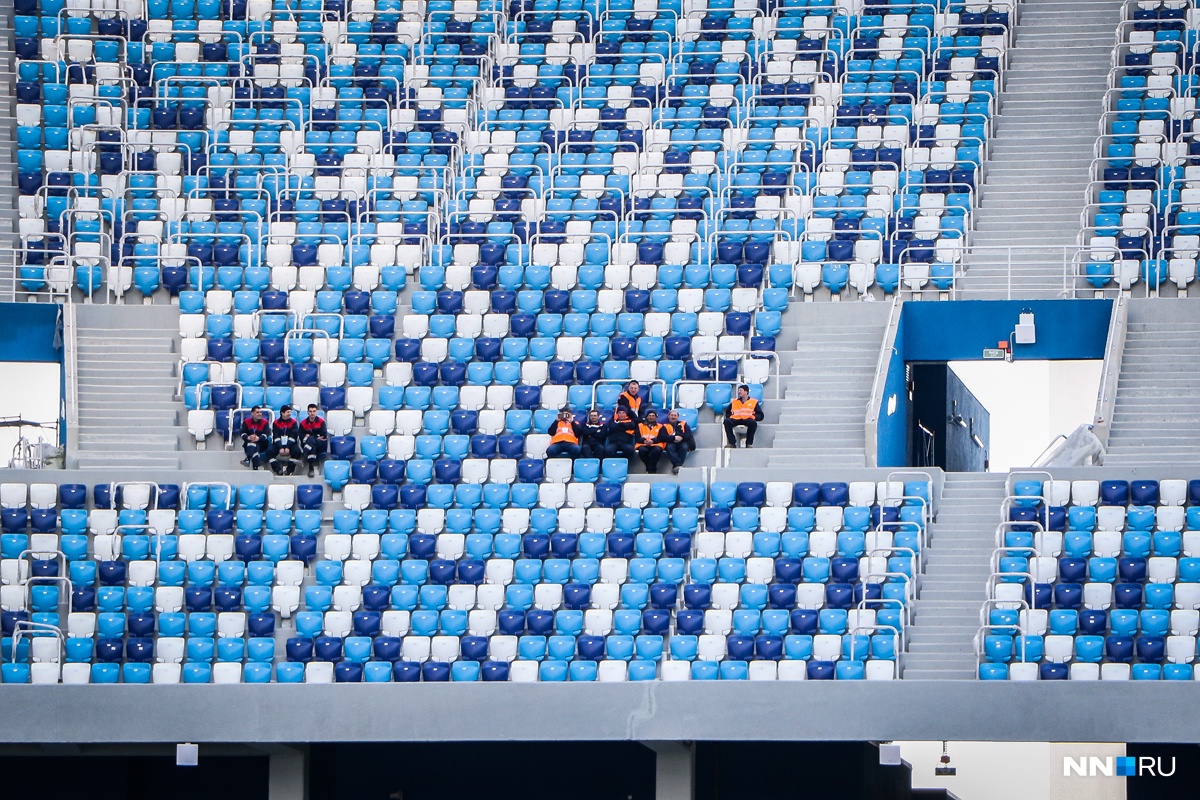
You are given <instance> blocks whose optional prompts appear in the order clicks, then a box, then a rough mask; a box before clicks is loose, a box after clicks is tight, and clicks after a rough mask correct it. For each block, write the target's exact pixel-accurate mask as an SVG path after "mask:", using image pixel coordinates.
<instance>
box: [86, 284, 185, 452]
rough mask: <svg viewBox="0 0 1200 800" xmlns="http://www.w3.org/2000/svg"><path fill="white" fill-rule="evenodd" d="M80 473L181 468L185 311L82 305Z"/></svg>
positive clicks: (171, 307)
mask: <svg viewBox="0 0 1200 800" xmlns="http://www.w3.org/2000/svg"><path fill="white" fill-rule="evenodd" d="M76 315H77V321H78V329H77V334H76V341H77V346H78V357H77V362H78V375H79V445H78V448H77V452H76V453H74V454H71V455H69V458H70V459H71V462H72V463H71V464H70V465H69V466H73V467H78V468H80V469H111V468H122V467H137V468H141V469H179V466H180V464H179V453H178V449H179V429H178V428H177V410H178V408H179V406H178V404H177V403H176V401H175V399H174V395H175V384H176V377H175V371H176V364H177V361H178V359H179V355H178V353H177V352H176V348H175V340H176V339H177V338H178V330H179V322H178V318H179V309H178V308H175V307H173V306H133V305H131V306H121V305H114V306H102V305H80V306H78V307H77V309H76Z"/></svg>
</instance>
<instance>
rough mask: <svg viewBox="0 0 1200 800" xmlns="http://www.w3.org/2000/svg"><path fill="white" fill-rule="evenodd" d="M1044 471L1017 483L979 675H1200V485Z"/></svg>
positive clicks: (998, 555) (984, 615) (1000, 541)
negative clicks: (1049, 475)
mask: <svg viewBox="0 0 1200 800" xmlns="http://www.w3.org/2000/svg"><path fill="white" fill-rule="evenodd" d="M1041 474H1044V473H1039V474H1038V475H1036V476H1035V475H1022V474H1020V473H1014V476H1013V478H1012V479H1010V486H1011V489H1010V493H1011V496H1010V497H1009V498H1008V499H1007V500H1006V501H1005V505H1004V510H1005V519H1006V522H1005V523H1004V524H1002V525H1001V526H1000V527H999V529H998V530H997V534H996V537H997V539H996V546H997V550H996V552H995V555H994V556H993V559H992V572H993V575H992V577H991V579H990V580H989V582H988V598H989V599H988V601H987V602H986V603H985V604H984V607H983V609H982V611H981V615H980V624H981V625H982V626H984V627H982V628H981V630H980V637H979V639H978V640H977V642H976V647H977V653H978V656H979V659H980V665H979V677H980V678H981V679H983V680H1004V679H1006V678H1007V679H1010V680H1038V679H1039V678H1040V679H1041V680H1067V679H1071V680H1096V679H1103V680H1129V679H1131V678H1132V679H1133V680H1159V679H1165V680H1192V679H1193V677H1200V673H1197V672H1196V668H1195V662H1196V653H1197V651H1196V635H1197V629H1198V627H1200V481H1195V480H1193V481H1185V480H1178V479H1172V480H1161V481H1156V480H1135V481H1127V480H1104V481H1095V480H1077V481H1065V480H1052V481H1043V480H1041V479H1040V475H1041Z"/></svg>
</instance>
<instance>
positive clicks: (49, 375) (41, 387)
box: [0, 361, 60, 467]
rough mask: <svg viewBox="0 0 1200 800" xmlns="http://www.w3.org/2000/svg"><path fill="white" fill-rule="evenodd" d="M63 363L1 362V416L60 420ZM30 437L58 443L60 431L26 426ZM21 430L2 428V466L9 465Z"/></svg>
mask: <svg viewBox="0 0 1200 800" xmlns="http://www.w3.org/2000/svg"><path fill="white" fill-rule="evenodd" d="M59 369H60V367H59V365H58V364H46V363H28V362H20V361H11V362H0V386H2V387H5V389H4V391H0V417H22V418H24V419H27V420H33V421H36V422H54V421H56V420H57V419H58V404H59V402H58V401H59V385H58V384H59ZM23 432H24V434H25V436H26V438H29V439H31V440H33V441H37V438H38V436H42V437H44V438H45V439H46V440H47V441H49V442H54V443H57V442H58V434H57V432H56V431H55V430H53V429H49V428H42V429H40V430H39V429H38V428H25V429H24V431H23ZM20 436H21V433H19V432H18V431H17V429H16V428H0V467H6V466H8V459H9V458H10V457H11V452H12V448H13V446H14V445H15V444H16V443H17V440H18V439H19V438H20Z"/></svg>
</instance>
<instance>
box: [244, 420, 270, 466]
mask: <svg viewBox="0 0 1200 800" xmlns="http://www.w3.org/2000/svg"><path fill="white" fill-rule="evenodd" d="M240 434H241V437H242V452H243V453H245V454H246V457H245V458H243V459H242V466H243V467H250V468H251V469H261V468H262V465H263V464H264V463H265V462H266V460H267V457H268V456H269V455H270V454H271V423H269V422H267V420H266V419H265V418H264V417H263V413H262V406H255V407H254V408H252V409H250V416H248V417H246V418H244V419H243V420H242V429H241V431H240Z"/></svg>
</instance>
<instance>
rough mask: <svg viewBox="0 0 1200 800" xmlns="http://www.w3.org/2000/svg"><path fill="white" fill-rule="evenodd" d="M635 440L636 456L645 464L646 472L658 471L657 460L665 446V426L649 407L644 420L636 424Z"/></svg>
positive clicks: (666, 437) (666, 435)
mask: <svg viewBox="0 0 1200 800" xmlns="http://www.w3.org/2000/svg"><path fill="white" fill-rule="evenodd" d="M637 427H638V430H637V440H636V442H635V443H634V449H635V450H637V454H638V458H640V459H641V460H642V463H643V464H645V465H646V472H649V473H650V474H651V475H653V474H654V473H656V472H658V460H659V459H660V458H662V454H663V451H664V450H665V449H666V447H667V440H668V438H669V436H668V434H667V426H666V425H660V424H659V422H658V412H656V411H654V410H653V409H650V410H649V411H647V412H646V419H645V421H644V422H641V423H639V424H638V426H637Z"/></svg>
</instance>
